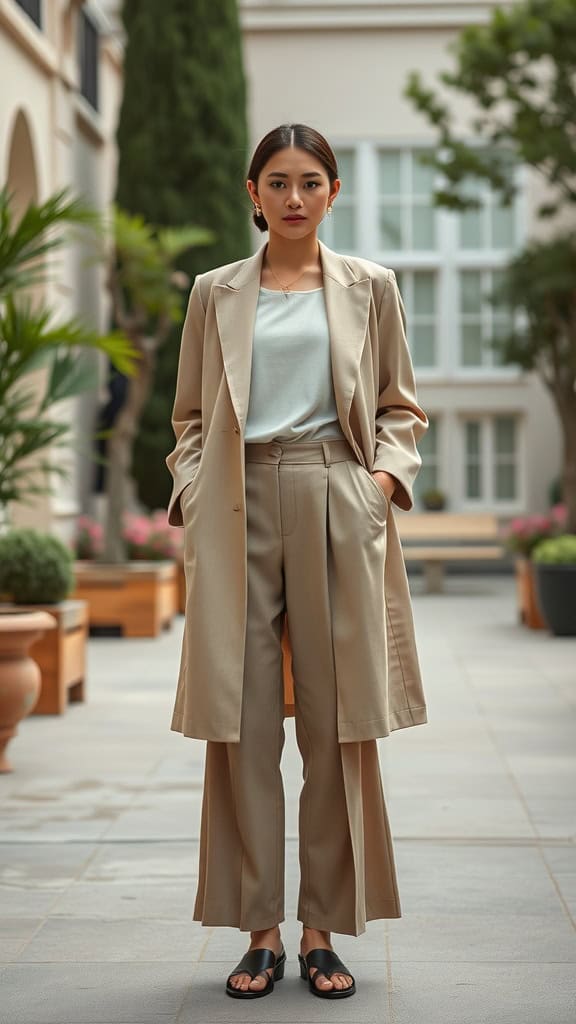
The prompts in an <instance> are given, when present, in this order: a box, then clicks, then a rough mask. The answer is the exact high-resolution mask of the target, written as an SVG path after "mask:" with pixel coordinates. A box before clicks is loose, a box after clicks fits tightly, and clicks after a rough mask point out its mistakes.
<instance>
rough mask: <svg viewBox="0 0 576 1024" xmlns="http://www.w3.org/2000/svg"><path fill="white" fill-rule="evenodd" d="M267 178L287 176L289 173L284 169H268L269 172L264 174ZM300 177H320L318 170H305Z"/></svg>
mask: <svg viewBox="0 0 576 1024" xmlns="http://www.w3.org/2000/svg"><path fill="white" fill-rule="evenodd" d="M266 177H268V178H288V177H289V175H288V174H286V173H285V172H284V171H270V174H268V175H266ZM301 177H302V178H321V177H322V175H321V174H320V171H305V172H304V174H302V175H301Z"/></svg>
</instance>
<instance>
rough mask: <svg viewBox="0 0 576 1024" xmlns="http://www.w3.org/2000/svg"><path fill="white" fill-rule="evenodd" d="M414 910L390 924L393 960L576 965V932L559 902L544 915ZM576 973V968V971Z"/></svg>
mask: <svg viewBox="0 0 576 1024" xmlns="http://www.w3.org/2000/svg"><path fill="white" fill-rule="evenodd" d="M521 920H522V927H521V928H520V927H519V926H518V920H517V919H516V918H515V917H513V916H511V915H498V916H496V915H494V914H479V913H475V914H468V915H463V914H453V915H449V914H443V915H439V914H432V915H424V914H419V913H412V914H410V916H409V917H404V918H401V919H399V920H398V921H395V922H394V927H392V926H391V928H390V956H391V959H392V960H396V961H401V960H410V961H419V960H421V961H423V962H433V961H439V962H444V963H456V962H458V961H460V960H463V961H473V962H475V963H481V962H483V961H492V962H496V963H502V962H506V963H513V962H515V961H524V962H529V963H533V964H540V963H547V962H550V963H552V962H554V963H572V964H576V933H575V932H574V928H573V925H572V923H571V922H570V921H569V920H568V918H567V917H566V915H565V914H564V912H563V911H562V909H561V908H560V907H558V910H557V912H556V913H555V914H547V915H545V916H540V915H535V914H534V915H531V914H523V915H522V919H521ZM574 974H575V976H576V968H575V970H574Z"/></svg>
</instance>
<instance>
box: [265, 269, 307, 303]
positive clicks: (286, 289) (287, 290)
mask: <svg viewBox="0 0 576 1024" xmlns="http://www.w3.org/2000/svg"><path fill="white" fill-rule="evenodd" d="M268 267H269V269H270V271H271V272H272V274H274V277H275V278H276V280H277V281H278V284H279V285H280V288H281V289H282V291H283V293H284V297H285V298H288V295H289V293H290V289H291V287H292V285H293V284H296V281H299V280H300V278H301V277H303V276H304V274H305V273H306V269H304V270H303V271H302V273H301V274H298V277H295V278H294V280H293V281H290V282H289V284H286V285H284V284H282V281H281V280H280V278H279V277H278V275H277V274H275V273H274V270H273V268H272V265H271V263H270V260H268Z"/></svg>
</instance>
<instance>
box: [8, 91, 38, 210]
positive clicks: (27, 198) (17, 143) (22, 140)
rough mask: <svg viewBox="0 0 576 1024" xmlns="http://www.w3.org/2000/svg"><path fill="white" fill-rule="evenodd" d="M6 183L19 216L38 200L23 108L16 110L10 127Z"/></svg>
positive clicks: (30, 143) (29, 139) (33, 160)
mask: <svg viewBox="0 0 576 1024" xmlns="http://www.w3.org/2000/svg"><path fill="white" fill-rule="evenodd" d="M6 184H7V186H8V191H9V193H11V195H12V204H13V209H14V213H15V215H16V217H17V218H19V217H20V216H21V215H22V213H23V211H24V210H25V209H26V207H27V206H28V204H29V203H32V202H37V201H38V176H37V173H36V159H35V157H34V147H33V145H32V136H31V134H30V128H29V126H28V119H27V117H26V115H25V113H24V111H23V110H19V111H18V113H17V115H16V120H15V121H14V127H13V129H12V138H11V139H10V146H9V149H8V171H7V174H6Z"/></svg>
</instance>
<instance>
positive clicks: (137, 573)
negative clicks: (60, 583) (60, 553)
mask: <svg viewBox="0 0 576 1024" xmlns="http://www.w3.org/2000/svg"><path fill="white" fill-rule="evenodd" d="M75 572H76V588H75V590H74V594H73V597H75V598H80V599H82V600H85V601H87V602H88V606H89V622H90V626H91V627H92V626H117V627H118V626H119V627H120V629H121V630H122V634H123V636H125V637H144V636H158V635H159V634H160V633H161V631H162V630H163V629H167V628H168V627H169V626H170V625H171V624H172V620H173V618H174V616H175V615H176V612H177V610H178V568H177V565H176V562H125V563H124V564H123V565H102V564H100V563H98V562H76V564H75Z"/></svg>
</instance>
